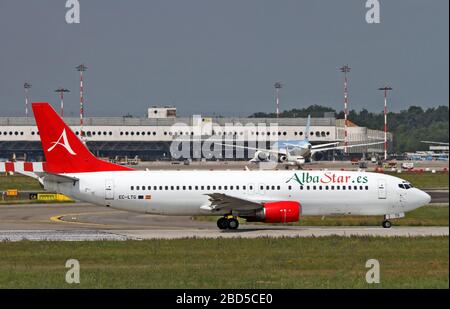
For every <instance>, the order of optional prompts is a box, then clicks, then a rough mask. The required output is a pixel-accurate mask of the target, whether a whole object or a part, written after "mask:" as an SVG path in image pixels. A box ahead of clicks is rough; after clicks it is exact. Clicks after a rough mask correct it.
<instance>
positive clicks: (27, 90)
mask: <svg viewBox="0 0 450 309" xmlns="http://www.w3.org/2000/svg"><path fill="white" fill-rule="evenodd" d="M23 88H24V90H25V117H28V101H29V98H28V92H29V90H30V88H31V84H30V83H27V82H25V83H24V84H23Z"/></svg>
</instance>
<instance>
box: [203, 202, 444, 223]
mask: <svg viewBox="0 0 450 309" xmlns="http://www.w3.org/2000/svg"><path fill="white" fill-rule="evenodd" d="M448 214H449V208H448V207H445V206H444V207H442V206H430V205H429V206H424V207H421V208H418V209H416V210H413V211H411V212H408V213H406V216H405V218H401V219H396V220H392V223H393V225H394V226H448V225H449V215H448ZM218 218H219V217H217V216H197V217H194V220H199V221H214V222H215V221H217V219H218ZM240 222H241V223H243V224H245V220H244V219H242V220H240ZM381 222H383V216H329V217H322V216H305V217H300V221H298V222H295V223H289V225H300V226H379V225H380V224H381ZM252 224H255V223H252ZM256 224H257V223H256Z"/></svg>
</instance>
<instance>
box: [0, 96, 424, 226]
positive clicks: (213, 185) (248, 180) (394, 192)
mask: <svg viewBox="0 0 450 309" xmlns="http://www.w3.org/2000/svg"><path fill="white" fill-rule="evenodd" d="M32 106H33V112H34V115H35V118H36V123H37V126H38V129H39V136H40V138H41V142H42V148H43V150H44V154H45V158H46V162H45V163H44V164H43V167H42V170H41V172H35V173H36V174H37V175H38V176H39V179H40V181H41V182H42V183H43V185H44V188H45V190H50V191H56V192H59V193H63V194H65V195H68V196H70V197H72V198H74V199H77V200H81V201H85V202H89V203H93V204H96V205H101V206H106V207H111V208H115V209H120V210H126V211H132V212H138V213H145V214H163V215H188V216H195V215H214V216H217V215H219V216H221V218H220V219H219V220H218V221H217V226H218V227H219V228H220V229H231V230H233V229H236V228H238V225H239V222H238V220H237V217H242V218H245V219H247V221H249V222H266V223H286V222H295V221H298V220H299V218H301V217H302V216H309V215H321V216H328V215H371V216H380V215H383V216H384V218H385V219H384V221H383V224H382V225H383V227H385V228H388V227H390V226H391V222H390V221H389V220H390V219H393V218H401V217H403V216H404V213H405V212H407V211H411V210H413V209H416V208H418V207H421V206H423V205H426V204H428V203H429V202H430V199H431V198H430V196H429V195H428V194H427V193H425V192H423V191H421V190H419V189H416V188H413V187H412V186H411V184H410V183H408V182H407V181H404V180H402V179H400V178H397V177H393V176H389V175H385V174H378V173H367V172H348V171H307V172H306V171H302V172H299V171H297V172H294V171H138V170H133V169H131V168H129V167H125V166H120V165H116V164H113V163H110V162H106V161H102V160H100V159H97V158H96V157H95V156H94V155H93V154H92V153H91V152H90V151H89V150H88V149H87V148H86V147H85V145H84V144H83V143H82V142H81V141H80V139H79V138H78V137H77V136H76V135H75V134H74V133H73V132H72V130H71V129H70V128H69V127H68V126H67V125H66V124H65V123H64V122H63V120H62V119H61V118H60V117H59V115H58V114H57V113H56V112H55V111H54V110H53V108H52V107H51V106H50V105H49V104H48V103H33V105H32ZM0 169H1V167H0ZM28 169H29V168H28Z"/></svg>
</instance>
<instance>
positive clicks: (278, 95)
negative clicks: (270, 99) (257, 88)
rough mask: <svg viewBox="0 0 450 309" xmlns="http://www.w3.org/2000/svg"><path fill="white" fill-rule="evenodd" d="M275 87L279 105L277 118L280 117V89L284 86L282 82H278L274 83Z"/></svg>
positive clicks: (276, 99)
mask: <svg viewBox="0 0 450 309" xmlns="http://www.w3.org/2000/svg"><path fill="white" fill-rule="evenodd" d="M274 87H275V101H276V105H277V111H276V112H277V118H279V117H280V89H281V88H283V85H281V83H280V82H276V83H275V84H274Z"/></svg>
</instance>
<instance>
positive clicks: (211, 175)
mask: <svg viewBox="0 0 450 309" xmlns="http://www.w3.org/2000/svg"><path fill="white" fill-rule="evenodd" d="M66 175H68V176H73V177H76V178H78V179H79V181H76V182H73V183H71V182H62V183H56V182H53V181H46V180H45V178H44V186H45V189H47V190H52V191H57V192H61V193H63V194H66V195H69V196H71V197H73V198H74V199H78V200H82V201H86V202H90V203H93V204H97V205H102V206H108V207H111V208H115V209H120V210H127V211H133V212H139V213H149V214H165V215H208V214H210V215H218V214H225V213H224V212H220V211H219V212H214V211H210V210H205V209H207V208H208V206H211V204H212V202H211V201H210V198H209V196H208V195H207V194H212V193H223V194H226V195H229V196H232V197H236V198H239V199H243V200H248V201H253V202H257V203H262V204H264V203H267V202H271V201H297V202H299V203H300V205H301V215H302V216H303V215H389V214H401V213H404V212H407V211H410V210H413V209H415V208H418V207H420V206H423V205H425V204H427V203H428V202H429V195H428V194H426V193H424V192H422V191H421V190H418V189H416V188H410V189H405V188H401V187H400V186H399V184H402V183H405V181H403V180H402V179H400V178H397V177H393V176H389V175H385V174H379V173H368V172H351V171H117V172H114V171H112V172H95V173H90V172H87V173H72V174H66Z"/></svg>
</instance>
